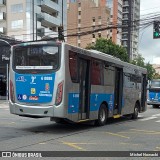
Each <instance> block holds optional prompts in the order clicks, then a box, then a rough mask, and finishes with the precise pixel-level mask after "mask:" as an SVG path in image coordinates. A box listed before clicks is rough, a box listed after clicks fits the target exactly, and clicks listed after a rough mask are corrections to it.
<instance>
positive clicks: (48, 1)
mask: <svg viewBox="0 0 160 160" xmlns="http://www.w3.org/2000/svg"><path fill="white" fill-rule="evenodd" d="M37 3H38V6H40V7H41V11H42V12H45V13H48V14H51V15H53V16H55V17H56V16H57V15H58V11H60V10H61V7H60V6H59V5H58V3H57V1H52V0H45V1H42V0H37Z"/></svg>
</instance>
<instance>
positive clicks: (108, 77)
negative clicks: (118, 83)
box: [104, 67, 115, 86]
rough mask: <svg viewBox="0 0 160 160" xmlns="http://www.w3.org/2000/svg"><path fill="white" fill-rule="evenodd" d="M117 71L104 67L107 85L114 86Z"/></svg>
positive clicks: (105, 83)
mask: <svg viewBox="0 0 160 160" xmlns="http://www.w3.org/2000/svg"><path fill="white" fill-rule="evenodd" d="M114 74H115V71H114V70H111V69H110V68H109V67H105V68H104V85H106V86H113V85H114V81H115V77H114Z"/></svg>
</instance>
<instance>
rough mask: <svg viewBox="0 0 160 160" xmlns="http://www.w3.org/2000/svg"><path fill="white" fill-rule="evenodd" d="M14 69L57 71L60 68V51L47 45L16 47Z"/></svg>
mask: <svg viewBox="0 0 160 160" xmlns="http://www.w3.org/2000/svg"><path fill="white" fill-rule="evenodd" d="M13 67H14V69H16V70H32V69H34V70H56V69H57V68H58V67H59V49H58V47H57V46H47V45H46V46H44V45H43V46H41V45H40V46H23V47H16V48H15V49H14V51H13Z"/></svg>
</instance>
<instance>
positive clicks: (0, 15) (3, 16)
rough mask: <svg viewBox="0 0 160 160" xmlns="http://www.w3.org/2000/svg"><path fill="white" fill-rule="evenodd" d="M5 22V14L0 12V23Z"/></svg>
mask: <svg viewBox="0 0 160 160" xmlns="http://www.w3.org/2000/svg"><path fill="white" fill-rule="evenodd" d="M5 20H6V13H5V12H0V21H5Z"/></svg>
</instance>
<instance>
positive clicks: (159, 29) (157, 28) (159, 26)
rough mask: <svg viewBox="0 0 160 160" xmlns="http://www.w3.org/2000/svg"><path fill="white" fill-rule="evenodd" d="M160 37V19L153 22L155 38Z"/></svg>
mask: <svg viewBox="0 0 160 160" xmlns="http://www.w3.org/2000/svg"><path fill="white" fill-rule="evenodd" d="M157 38H160V21H154V24H153V39H157Z"/></svg>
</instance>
